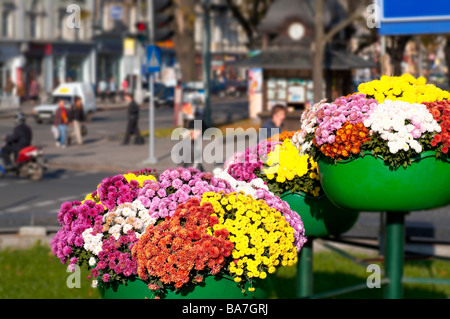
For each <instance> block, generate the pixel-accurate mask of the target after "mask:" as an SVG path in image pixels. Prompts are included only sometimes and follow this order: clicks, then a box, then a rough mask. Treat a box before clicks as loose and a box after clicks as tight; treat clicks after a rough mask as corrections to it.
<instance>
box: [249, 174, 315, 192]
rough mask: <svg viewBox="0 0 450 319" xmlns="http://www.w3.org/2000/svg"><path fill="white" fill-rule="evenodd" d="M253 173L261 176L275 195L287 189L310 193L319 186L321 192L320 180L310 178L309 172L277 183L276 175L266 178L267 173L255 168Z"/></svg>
mask: <svg viewBox="0 0 450 319" xmlns="http://www.w3.org/2000/svg"><path fill="white" fill-rule="evenodd" d="M255 175H256V176H257V177H259V178H261V179H262V180H263V181H264V183H266V184H267V187H268V188H269V190H270V191H271V192H272V193H274V194H275V195H276V196H280V195H282V194H284V193H285V192H287V191H291V192H294V193H297V192H300V193H312V192H313V191H314V189H316V188H317V187H319V188H320V193H319V194H322V188H321V187H320V182H319V180H317V179H312V178H310V176H309V175H310V172H308V173H307V174H305V175H303V176H302V177H300V176H295V177H294V178H293V179H292V180H287V179H286V181H285V182H284V183H278V182H277V181H276V177H275V178H273V179H271V180H270V179H268V178H267V175H266V174H264V173H263V172H261V170H259V169H257V170H255Z"/></svg>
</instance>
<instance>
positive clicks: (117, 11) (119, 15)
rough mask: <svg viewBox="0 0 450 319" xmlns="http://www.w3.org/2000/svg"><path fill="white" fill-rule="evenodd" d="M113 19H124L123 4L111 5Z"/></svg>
mask: <svg viewBox="0 0 450 319" xmlns="http://www.w3.org/2000/svg"><path fill="white" fill-rule="evenodd" d="M111 19H112V20H122V19H123V8H122V6H118V5H113V6H111Z"/></svg>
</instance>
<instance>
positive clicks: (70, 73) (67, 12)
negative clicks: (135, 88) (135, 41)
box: [0, 0, 137, 93]
mask: <svg viewBox="0 0 450 319" xmlns="http://www.w3.org/2000/svg"><path fill="white" fill-rule="evenodd" d="M72 3H76V4H77V5H78V7H75V8H74V7H71V4H72ZM117 6H119V7H120V10H119V11H117V10H113V9H116V7H117ZM78 8H79V10H78ZM136 12H137V8H136V6H135V5H134V1H131V0H130V1H120V2H118V1H108V0H78V1H76V2H74V1H67V0H0V17H1V20H0V21H1V23H0V88H3V87H4V84H5V83H6V80H7V78H8V77H10V78H11V79H12V80H13V82H14V83H16V84H19V83H22V84H24V85H25V87H27V86H28V85H29V83H30V82H31V80H32V79H36V80H37V81H38V83H39V84H40V87H41V93H48V92H51V91H52V89H53V88H54V87H55V86H56V85H57V84H58V83H61V82H66V81H81V82H86V83H91V84H96V83H97V82H98V81H99V79H100V78H104V79H105V80H109V79H110V78H112V77H114V79H115V81H116V84H119V83H120V81H121V79H122V78H124V77H125V70H124V65H123V64H124V63H123V45H122V41H123V36H124V34H125V32H129V31H131V32H133V31H134V30H129V27H128V26H133V28H134V24H135V21H136ZM78 22H79V28H78V27H77V26H76V24H77V23H78Z"/></svg>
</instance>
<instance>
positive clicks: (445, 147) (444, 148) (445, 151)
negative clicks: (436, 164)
mask: <svg viewBox="0 0 450 319" xmlns="http://www.w3.org/2000/svg"><path fill="white" fill-rule="evenodd" d="M442 153H444V154H447V153H448V147H447V146H444V147H443V148H442Z"/></svg>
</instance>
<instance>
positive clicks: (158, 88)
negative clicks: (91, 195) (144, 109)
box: [142, 82, 166, 104]
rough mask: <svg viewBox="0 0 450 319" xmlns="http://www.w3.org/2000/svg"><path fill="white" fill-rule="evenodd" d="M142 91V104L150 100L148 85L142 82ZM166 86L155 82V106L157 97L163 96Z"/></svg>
mask: <svg viewBox="0 0 450 319" xmlns="http://www.w3.org/2000/svg"><path fill="white" fill-rule="evenodd" d="M142 89H143V90H144V102H148V101H149V99H150V90H149V88H148V83H147V82H144V83H143V84H142ZM165 89H166V86H165V85H164V84H162V83H159V82H156V83H154V86H153V96H154V97H155V104H157V101H156V100H157V96H159V95H163V94H164V90H165Z"/></svg>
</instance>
